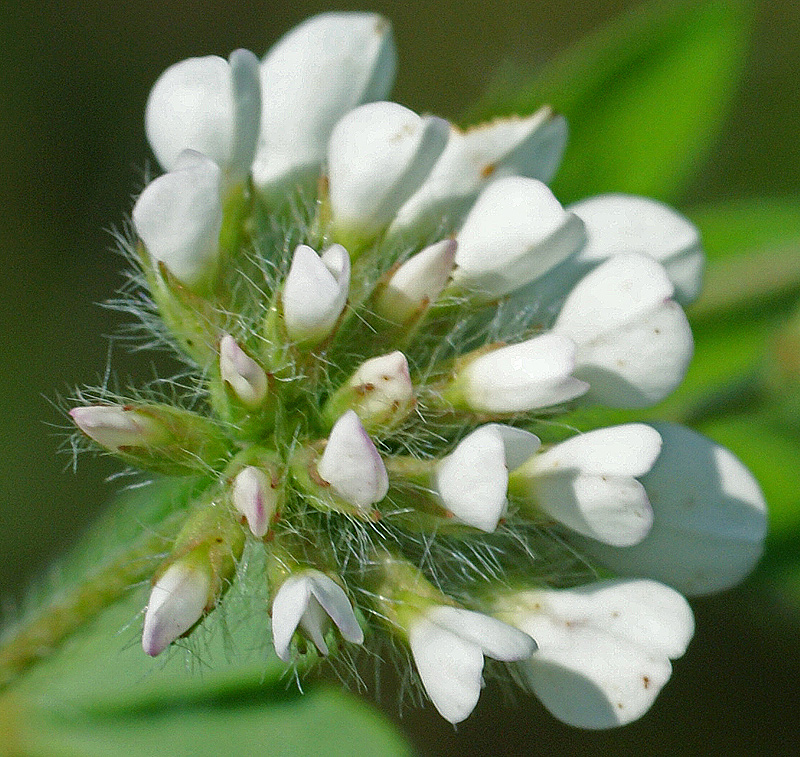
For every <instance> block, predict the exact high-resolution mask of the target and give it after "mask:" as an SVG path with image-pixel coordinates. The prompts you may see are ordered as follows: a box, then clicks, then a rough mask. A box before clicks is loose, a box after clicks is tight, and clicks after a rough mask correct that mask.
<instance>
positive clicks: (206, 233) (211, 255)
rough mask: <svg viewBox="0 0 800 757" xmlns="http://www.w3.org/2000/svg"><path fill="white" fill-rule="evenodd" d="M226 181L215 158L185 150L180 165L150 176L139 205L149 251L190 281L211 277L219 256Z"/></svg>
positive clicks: (137, 216) (136, 210)
mask: <svg viewBox="0 0 800 757" xmlns="http://www.w3.org/2000/svg"><path fill="white" fill-rule="evenodd" d="M220 182H221V175H220V170H219V167H218V166H217V164H216V163H214V161H212V160H210V159H209V158H207V157H205V156H204V155H201V154H200V153H196V152H192V151H184V152H183V153H181V156H180V158H179V160H178V161H177V162H176V165H175V168H174V170H172V171H170V172H169V173H166V174H164V175H163V176H159V177H158V178H157V179H155V180H154V181H152V182H150V184H148V185H147V186H146V187H145V189H144V191H143V192H142V194H141V195H139V199H138V200H137V201H136V204H135V205H134V206H133V225H134V227H135V229H136V233H137V234H138V235H139V237H140V238H141V240H142V242H143V243H144V246H145V247H146V248H147V251H148V252H149V253H150V255H151V256H152V257H153V258H154V259H156V260H160V261H161V262H163V263H164V264H165V265H166V266H167V268H168V269H169V270H170V272H171V273H173V274H174V275H175V276H176V277H177V278H178V279H179V280H180V281H182V282H183V283H184V284H186V285H187V286H190V287H191V286H195V285H197V284H198V283H199V282H201V281H202V280H203V279H205V278H206V276H208V275H209V273H210V272H211V271H212V270H213V268H214V265H215V263H216V260H217V252H218V249H219V232H220V229H221V227H222V201H221V197H220V192H221V184H220Z"/></svg>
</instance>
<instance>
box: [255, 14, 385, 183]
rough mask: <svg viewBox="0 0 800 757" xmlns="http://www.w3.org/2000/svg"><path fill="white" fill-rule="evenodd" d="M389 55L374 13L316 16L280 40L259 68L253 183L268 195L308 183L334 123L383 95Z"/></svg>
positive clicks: (381, 23) (382, 21)
mask: <svg viewBox="0 0 800 757" xmlns="http://www.w3.org/2000/svg"><path fill="white" fill-rule="evenodd" d="M395 64H396V52H395V48H394V41H393V39H392V33H391V26H390V24H389V22H388V21H386V20H385V19H384V18H382V17H381V16H378V15H376V14H374V13H323V14H321V15H318V16H314V17H312V18H310V19H308V20H306V21H304V22H303V23H302V24H300V25H299V26H297V27H295V28H294V29H292V30H291V31H290V32H289V33H288V34H286V35H285V36H284V37H282V38H281V39H280V40H279V41H278V42H277V43H276V44H275V45H274V46H273V47H272V49H271V50H270V51H269V53H268V54H267V56H266V57H265V58H264V62H263V63H262V66H261V84H262V93H263V94H262V97H263V107H262V119H261V138H260V141H259V145H258V151H257V154H256V160H255V163H254V165H253V178H254V181H255V183H256V186H258V187H259V188H260V189H261V190H262V191H263V192H265V193H267V194H268V195H269V196H270V197H271V198H279V197H280V196H281V195H282V194H283V195H285V194H291V192H292V190H294V189H295V188H296V187H297V186H298V185H299V184H304V183H307V182H308V181H309V180H310V181H311V182H313V181H316V175H317V173H318V171H319V168H320V166H321V164H322V162H323V160H324V158H325V151H326V149H327V146H328V139H329V138H330V135H331V132H332V131H333V127H334V126H335V125H336V122H337V121H339V119H340V118H341V117H342V116H344V115H345V113H347V112H348V111H350V110H352V109H353V108H355V107H356V106H358V105H360V104H361V103H365V102H371V101H373V100H380V99H383V98H384V97H386V95H387V94H388V93H389V89H390V88H391V85H392V82H393V80H394V70H395Z"/></svg>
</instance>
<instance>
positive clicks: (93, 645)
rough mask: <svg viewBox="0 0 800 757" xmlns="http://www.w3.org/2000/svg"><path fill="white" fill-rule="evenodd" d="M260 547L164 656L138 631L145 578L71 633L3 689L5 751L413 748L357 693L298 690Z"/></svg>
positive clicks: (89, 754)
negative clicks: (276, 645) (282, 653)
mask: <svg viewBox="0 0 800 757" xmlns="http://www.w3.org/2000/svg"><path fill="white" fill-rule="evenodd" d="M262 553H263V551H262V550H253V551H252V554H246V555H245V560H244V563H245V564H246V565H247V567H246V568H245V572H246V573H249V572H250V571H252V573H253V575H243V576H241V577H240V580H238V581H237V582H236V583H235V585H234V587H233V588H232V589H231V591H230V592H229V593H228V595H226V597H225V599H224V601H223V604H222V605H221V606H220V607H219V608H218V609H216V610H215V611H214V612H213V613H212V614H211V615H210V616H209V617H208V618H207V619H206V621H205V622H204V623H203V625H202V626H201V627H200V628H198V629H197V630H196V631H195V632H194V633H193V634H192V635H191V637H190V638H189V639H186V640H184V641H183V642H181V643H180V644H179V645H174V646H173V647H172V648H170V649H169V650H168V651H167V652H165V653H164V654H163V655H162V657H160V658H157V659H151V658H149V657H147V655H145V654H144V652H143V651H142V649H141V645H140V641H139V635H140V633H141V610H142V608H143V606H144V604H145V603H146V601H147V591H148V587H147V586H140V587H138V589H137V590H135V591H133V592H131V594H130V595H129V596H128V597H127V598H126V601H124V602H120V603H118V604H116V605H114V606H112V607H110V608H109V609H107V610H106V611H105V612H104V613H102V614H101V615H100V616H99V617H98V618H97V619H96V620H95V622H93V623H92V624H91V625H90V626H88V627H87V628H86V629H84V630H83V631H81V632H78V633H76V634H74V635H73V636H72V637H71V638H70V639H69V640H68V641H67V642H66V643H65V644H64V645H63V647H62V648H61V649H59V650H58V651H56V652H55V653H54V654H53V655H52V656H51V657H49V658H48V659H47V660H46V661H44V662H42V663H41V664H40V665H38V666H37V667H35V668H33V669H32V670H31V671H30V673H29V674H28V675H27V676H25V678H24V679H22V680H21V681H20V682H18V685H17V686H16V687H14V688H13V689H11V690H10V691H9V692H8V693H7V694H6V695H5V697H4V698H3V699H0V712H3V713H4V715H3V716H2V718H0V719H2V721H3V722H2V723H0V725H2V726H3V727H2V728H0V754H6V753H12V754H15V753H17V754H23V755H31V756H36V755H42V757H45V756H46V757H59V756H60V755H64V756H65V757H66V756H67V755H69V756H70V757H76V756H77V755H81V757H83V756H84V755H85V756H86V757H95V756H96V757H116V756H117V755H119V757H123V756H124V757H139V755H142V757H144V756H145V755H147V757H151V756H152V755H155V754H158V755H163V756H164V757H171V756H172V755H181V756H183V755H186V757H189V755H192V756H193V757H194V756H197V757H204V756H205V755H209V756H210V755H215V756H217V755H221V754H226V755H227V754H230V755H240V754H241V755H251V754H252V755H256V754H262V753H264V754H270V755H274V754H285V755H292V756H297V757H303V756H304V755H317V754H320V743H321V742H320V739H323V738H324V739H325V741H324V744H325V747H324V753H325V754H326V755H339V754H341V755H365V756H366V755H370V756H371V755H376V756H380V755H406V754H408V753H409V749H408V747H407V746H406V745H405V743H404V742H403V740H402V739H401V737H400V736H399V735H398V733H397V731H396V730H395V729H394V727H393V726H391V724H389V722H388V721H387V720H385V719H384V718H382V717H381V716H380V715H379V714H378V713H376V712H375V711H374V710H372V709H371V708H370V707H369V706H367V705H366V704H365V703H362V702H359V700H358V699H357V698H355V697H353V696H351V695H349V694H346V693H344V692H342V691H340V690H339V689H334V688H328V687H325V686H322V687H320V686H317V685H315V684H313V683H312V684H310V685H309V686H308V690H307V693H306V694H305V695H304V694H301V693H300V692H299V691H298V688H297V685H296V684H295V683H294V681H293V677H292V673H291V671H290V672H288V673H287V670H286V666H285V665H284V664H283V663H282V662H280V661H279V660H278V659H277V658H276V657H275V655H274V652H273V651H272V648H271V644H270V641H269V639H270V635H269V617H268V612H267V607H268V603H267V597H266V596H265V594H266V588H263V589H261V588H259V582H256V583H255V584H254V580H256V579H257V578H258V576H259V574H261V572H262V571H263V567H264V566H263V565H260V564H258V560H259V555H260V554H262ZM260 583H263V582H260ZM254 586H255V588H254ZM162 658H163V659H162ZM328 737H330V738H328ZM12 743H13V744H14V745H15V748H16V749H17V752H14V751H13V750H12V749H11V747H10V744H12Z"/></svg>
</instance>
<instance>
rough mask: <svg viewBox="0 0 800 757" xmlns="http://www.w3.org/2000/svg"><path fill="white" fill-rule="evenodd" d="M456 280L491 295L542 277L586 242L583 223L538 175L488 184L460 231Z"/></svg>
mask: <svg viewBox="0 0 800 757" xmlns="http://www.w3.org/2000/svg"><path fill="white" fill-rule="evenodd" d="M457 242H458V249H457V251H456V266H457V267H456V270H455V271H454V273H453V281H454V282H455V283H457V284H459V285H460V286H462V287H464V288H465V289H468V290H470V291H473V292H475V293H477V294H479V295H480V296H481V297H483V298H486V299H493V298H495V297H500V296H502V295H504V294H507V293H508V292H511V291H513V290H515V289H519V288H520V287H522V286H524V285H525V284H528V283H529V282H531V281H534V280H535V279H538V278H539V277H541V276H542V275H544V274H545V273H547V272H548V271H549V270H550V269H551V268H553V267H554V266H555V265H557V264H558V263H560V262H561V261H562V260H564V259H565V258H567V257H569V256H570V255H572V254H573V253H574V252H576V251H577V250H578V249H579V248H580V247H581V245H582V244H583V242H584V231H583V223H582V222H581V221H580V219H578V217H577V216H574V215H572V214H571V213H567V212H566V211H565V210H564V209H563V208H562V207H561V205H560V203H559V202H558V200H556V198H555V197H554V196H553V194H552V192H551V191H550V190H549V189H548V188H547V187H546V186H545V185H544V184H542V182H540V181H537V180H535V179H524V178H519V177H509V178H507V179H500V180H498V181H495V182H493V183H492V184H490V185H489V187H487V188H486V189H485V190H484V191H483V193H482V194H481V196H480V197H479V198H478V201H477V202H476V203H475V205H474V207H473V208H472V210H471V211H470V213H469V215H468V216H467V218H466V220H465V221H464V225H463V226H462V228H461V231H460V232H459V234H458V237H457Z"/></svg>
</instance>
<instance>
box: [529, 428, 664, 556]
mask: <svg viewBox="0 0 800 757" xmlns="http://www.w3.org/2000/svg"><path fill="white" fill-rule="evenodd" d="M660 448H661V438H660V436H659V435H658V433H657V432H656V431H655V430H653V429H652V428H650V427H649V426H645V425H643V424H637V423H631V424H627V425H625V426H616V427H614V428H608V429H598V430H597V431H590V432H589V433H587V434H581V435H579V436H575V437H573V438H572V439H568V440H567V441H565V442H562V443H561V444H556V445H555V446H554V447H553V448H552V449H550V450H548V451H547V452H544V453H542V454H540V455H534V456H533V457H532V458H530V459H529V460H528V461H527V462H526V463H525V464H524V465H522V466H521V467H520V468H519V469H517V471H515V473H514V478H515V481H516V482H522V481H524V483H525V487H524V488H525V489H526V490H527V496H528V497H530V498H531V499H532V500H533V501H534V502H535V503H536V505H537V506H538V507H540V508H541V509H542V510H543V511H544V512H546V513H547V514H548V515H550V516H551V517H552V518H554V519H556V520H557V521H559V522H560V523H563V524H564V525H566V526H568V527H569V528H571V529H572V530H573V531H576V532H578V533H580V534H583V535H584V536H589V537H591V538H593V539H597V540H599V541H602V542H605V543H608V544H613V545H615V546H628V545H630V544H636V543H638V542H640V541H641V540H642V539H643V538H644V537H645V536H646V535H647V533H648V531H649V530H650V528H651V526H652V523H653V513H652V509H651V507H650V502H649V501H648V498H647V494H646V492H645V490H644V487H643V486H642V484H641V483H639V482H638V481H637V480H636V479H635V478H634V477H635V476H641V475H643V474H644V473H646V472H647V471H648V470H650V468H651V467H652V465H653V462H654V461H655V459H656V457H657V456H658V453H659V450H660Z"/></svg>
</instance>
